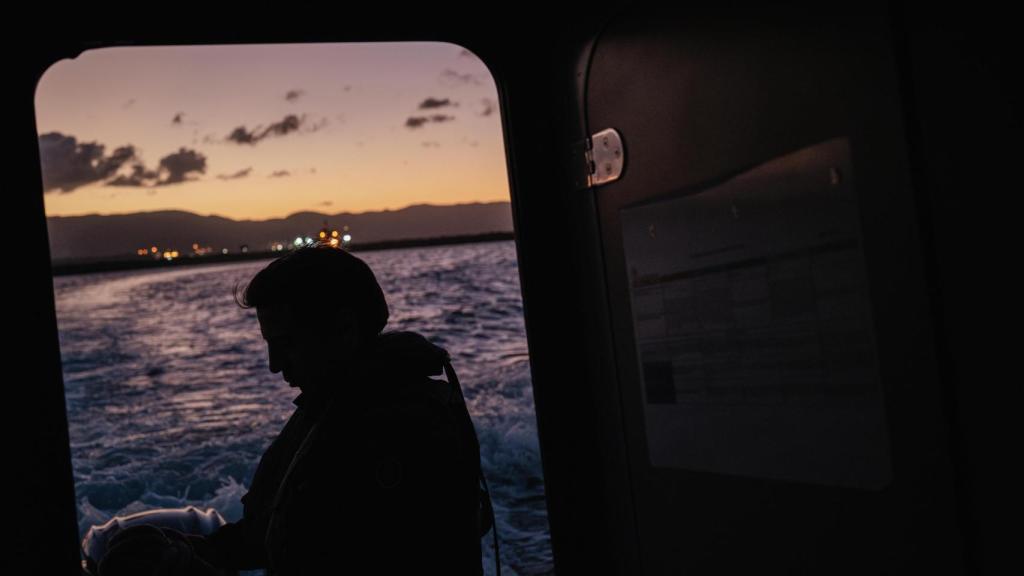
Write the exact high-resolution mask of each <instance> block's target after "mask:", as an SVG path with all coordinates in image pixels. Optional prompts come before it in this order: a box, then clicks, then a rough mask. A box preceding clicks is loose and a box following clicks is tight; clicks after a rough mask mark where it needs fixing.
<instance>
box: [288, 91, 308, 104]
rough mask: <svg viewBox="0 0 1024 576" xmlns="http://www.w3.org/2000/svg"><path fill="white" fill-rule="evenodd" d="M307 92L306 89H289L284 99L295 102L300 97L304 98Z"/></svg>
mask: <svg viewBox="0 0 1024 576" xmlns="http://www.w3.org/2000/svg"><path fill="white" fill-rule="evenodd" d="M305 94H306V91H305V90H289V91H288V93H287V94H285V95H284V99H285V100H287V101H289V102H295V101H296V100H298V99H299V98H302V97H303V96H304V95H305Z"/></svg>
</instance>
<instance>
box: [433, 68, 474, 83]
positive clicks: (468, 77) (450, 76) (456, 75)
mask: <svg viewBox="0 0 1024 576" xmlns="http://www.w3.org/2000/svg"><path fill="white" fill-rule="evenodd" d="M441 83H442V84H444V85H445V86H466V85H467V84H475V85H479V84H482V83H483V82H482V80H480V77H479V76H477V75H476V74H471V73H469V72H466V73H460V72H456V71H455V70H452V69H451V68H448V69H445V71H444V72H441Z"/></svg>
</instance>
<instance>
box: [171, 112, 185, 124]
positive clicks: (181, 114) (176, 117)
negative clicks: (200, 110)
mask: <svg viewBox="0 0 1024 576" xmlns="http://www.w3.org/2000/svg"><path fill="white" fill-rule="evenodd" d="M184 118H185V113H184V112H178V113H177V114H175V115H174V118H173V119H172V120H171V124H174V125H175V126H180V125H181V123H182V122H183V121H184Z"/></svg>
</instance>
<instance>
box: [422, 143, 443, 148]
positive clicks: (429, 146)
mask: <svg viewBox="0 0 1024 576" xmlns="http://www.w3.org/2000/svg"><path fill="white" fill-rule="evenodd" d="M423 147H424V148H440V147H441V144H440V143H439V142H424V143H423Z"/></svg>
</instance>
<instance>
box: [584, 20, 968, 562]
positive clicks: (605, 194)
mask: <svg viewBox="0 0 1024 576" xmlns="http://www.w3.org/2000/svg"><path fill="white" fill-rule="evenodd" d="M888 30H889V20H888V19H887V14H886V13H885V12H884V11H879V12H877V13H873V12H870V11H867V10H865V11H863V12H862V13H857V14H844V15H842V17H837V16H836V15H835V14H829V15H825V14H820V15H818V14H812V13H804V12H796V11H789V12H785V11H780V12H772V13H770V14H760V15H757V16H756V17H755V16H750V15H748V16H747V17H726V16H707V15H690V16H689V17H686V18H671V19H665V18H654V17H646V16H641V15H639V14H624V15H621V16H620V17H617V18H614V19H611V20H610V22H609V23H608V24H607V26H606V27H605V29H604V30H603V31H602V32H601V33H600V34H599V35H598V36H597V37H596V39H595V40H594V42H593V44H592V46H591V48H590V50H589V52H587V53H585V54H584V56H583V60H582V61H581V68H580V69H581V70H585V75H584V76H583V80H582V82H581V84H580V94H579V98H578V105H579V106H580V111H581V118H583V119H585V125H586V126H585V131H586V133H585V134H581V142H580V143H579V146H578V162H579V165H580V167H581V172H580V175H579V178H578V187H577V190H576V192H575V194H579V195H590V196H592V201H593V205H594V211H593V218H594V220H593V222H592V224H593V228H592V229H593V230H594V236H593V242H594V243H595V244H596V245H599V246H600V254H601V255H602V258H603V261H602V262H601V264H600V266H599V269H596V271H595V278H594V280H595V282H606V284H605V286H606V288H607V298H606V302H605V303H604V306H603V307H602V308H601V309H596V310H594V311H593V312H594V314H596V315H598V316H603V317H606V318H607V322H608V323H609V325H610V329H611V334H612V340H611V342H610V344H609V345H610V347H611V350H612V351H613V352H614V354H613V358H614V362H613V364H612V367H613V369H614V374H615V376H614V380H615V382H614V384H613V386H614V387H615V390H616V392H617V395H618V398H617V400H618V403H619V406H618V407H619V409H620V410H621V421H622V424H621V426H622V435H623V439H624V446H625V454H624V456H623V457H624V462H623V465H624V467H625V469H626V470H628V483H629V490H628V492H629V494H628V498H629V499H630V500H631V504H630V505H631V506H632V510H633V518H632V519H631V520H632V522H633V523H634V525H633V526H631V527H629V528H628V529H624V531H629V530H631V531H635V541H636V542H637V549H636V550H635V553H634V554H633V555H632V559H631V560H629V562H631V563H632V564H633V565H632V566H630V568H629V570H630V571H631V572H632V573H634V574H649V575H650V574H682V573H712V572H713V573H743V572H741V570H756V571H757V572H767V573H776V572H780V571H787V572H799V573H821V574H826V573H863V572H865V571H868V572H872V573H874V572H902V571H913V572H921V571H926V570H928V569H941V570H942V571H943V572H948V571H950V570H951V569H952V570H953V571H958V570H959V569H961V567H962V562H963V560H962V547H961V541H960V539H959V538H960V537H959V536H958V534H957V532H956V526H955V523H954V518H955V514H954V512H953V508H954V503H953V484H952V473H951V463H950V460H949V456H948V451H947V450H945V449H944V447H945V446H946V443H947V442H948V440H947V439H946V437H945V435H944V434H945V430H946V425H947V423H946V421H945V420H944V417H943V414H942V410H941V406H942V402H943V398H942V397H941V391H940V388H939V387H938V386H936V385H935V384H936V381H937V377H936V369H935V358H934V355H933V351H932V347H931V342H932V338H931V336H930V334H931V328H930V326H929V320H928V310H927V302H926V299H925V298H923V297H922V295H924V294H926V286H925V283H924V281H925V279H924V275H923V272H922V267H921V257H920V252H921V244H920V239H919V234H918V230H917V229H916V227H915V212H914V211H915V207H914V200H913V196H912V191H911V186H910V177H909V170H908V164H907V151H906V149H905V133H904V126H903V117H902V113H901V101H900V95H899V93H898V77H897V68H896V65H895V63H894V59H893V56H892V48H891V40H890V37H889V35H888ZM584 137H589V138H588V139H586V140H584ZM595 350H596V349H595Z"/></svg>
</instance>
